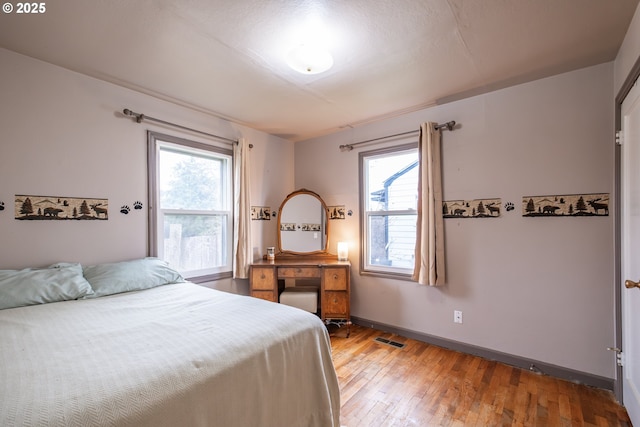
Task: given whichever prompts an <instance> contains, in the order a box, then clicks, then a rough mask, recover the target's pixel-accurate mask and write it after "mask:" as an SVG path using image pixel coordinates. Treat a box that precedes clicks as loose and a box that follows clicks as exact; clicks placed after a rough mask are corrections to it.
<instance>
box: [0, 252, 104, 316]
mask: <svg viewBox="0 0 640 427" xmlns="http://www.w3.org/2000/svg"><path fill="white" fill-rule="evenodd" d="M92 292H93V291H92V290H91V286H90V285H89V283H88V282H87V281H86V280H85V278H84V277H83V276H82V266H81V265H80V264H70V263H59V264H54V265H52V266H50V267H48V268H25V269H23V270H0V309H5V308H13V307H24V306H27V305H34V304H45V303H48V302H57V301H67V300H73V299H78V298H82V297H85V296H87V295H89V294H91V293H92Z"/></svg>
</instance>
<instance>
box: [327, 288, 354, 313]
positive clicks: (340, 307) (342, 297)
mask: <svg viewBox="0 0 640 427" xmlns="http://www.w3.org/2000/svg"><path fill="white" fill-rule="evenodd" d="M348 307H349V294H347V293H346V292H340V291H337V292H333V291H331V292H329V291H328V292H325V293H324V298H323V299H322V313H323V315H324V317H326V318H329V317H338V318H343V317H344V318H348V317H349V314H348V313H349V312H348Z"/></svg>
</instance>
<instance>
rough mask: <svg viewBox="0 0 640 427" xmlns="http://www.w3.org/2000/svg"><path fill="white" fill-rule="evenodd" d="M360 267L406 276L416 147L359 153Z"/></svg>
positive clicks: (411, 254)
mask: <svg viewBox="0 0 640 427" xmlns="http://www.w3.org/2000/svg"><path fill="white" fill-rule="evenodd" d="M360 180H361V185H360V193H361V194H360V200H361V206H362V212H361V214H362V219H361V224H362V230H361V232H362V236H363V248H362V251H361V254H362V267H361V268H362V271H363V272H364V273H369V274H383V275H394V276H399V277H403V276H406V277H410V276H411V274H412V273H413V266H414V258H415V242H416V220H417V202H418V145H417V143H411V144H405V145H401V146H397V147H393V148H383V149H378V150H373V151H367V152H363V153H360Z"/></svg>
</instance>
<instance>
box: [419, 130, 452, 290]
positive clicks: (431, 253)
mask: <svg viewBox="0 0 640 427" xmlns="http://www.w3.org/2000/svg"><path fill="white" fill-rule="evenodd" d="M441 136H442V135H441V131H440V129H436V124H435V123H431V122H427V123H423V124H422V125H421V126H420V143H419V149H418V151H419V153H418V156H419V166H418V170H419V172H418V174H419V179H418V222H417V233H416V249H415V266H414V270H413V280H415V281H417V282H418V283H420V284H422V285H429V286H441V285H444V283H445V274H444V266H445V263H444V226H443V221H442V173H441V166H440V143H441Z"/></svg>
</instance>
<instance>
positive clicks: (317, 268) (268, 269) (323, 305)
mask: <svg viewBox="0 0 640 427" xmlns="http://www.w3.org/2000/svg"><path fill="white" fill-rule="evenodd" d="M350 269H351V263H350V262H349V261H338V260H337V257H335V258H331V257H321V258H314V257H309V256H301V257H294V256H289V257H283V258H277V259H276V260H274V261H268V260H262V261H258V262H255V263H253V264H251V269H250V274H249V286H250V292H251V296H253V297H256V298H262V299H265V300H268V301H272V302H279V296H280V294H281V293H282V291H283V290H284V289H285V283H284V281H285V279H319V283H320V286H319V288H318V307H319V315H320V318H321V319H322V321H323V322H324V323H325V324H329V323H331V322H332V321H339V322H341V323H344V324H346V326H347V336H349V331H350V325H351V317H350V307H349V298H350V286H349V279H350ZM293 288H294V290H295V286H294V287H293Z"/></svg>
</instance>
